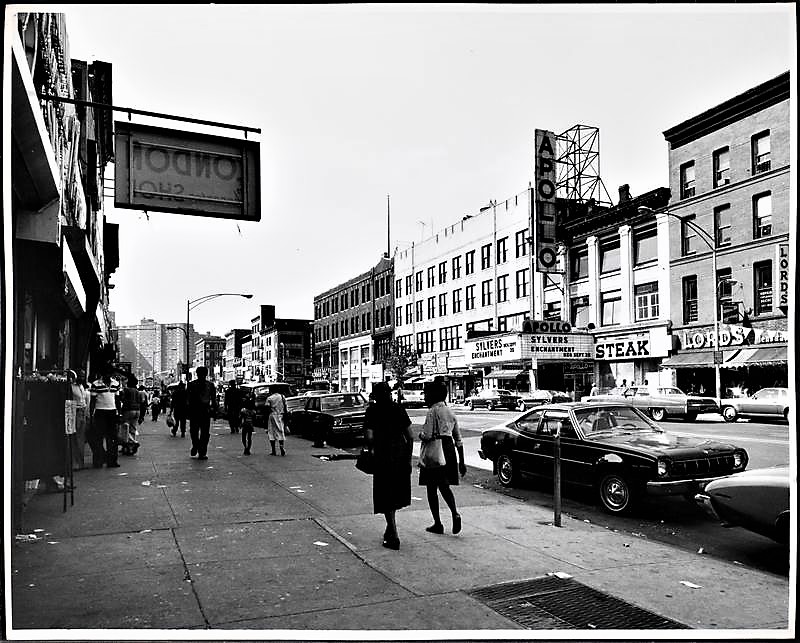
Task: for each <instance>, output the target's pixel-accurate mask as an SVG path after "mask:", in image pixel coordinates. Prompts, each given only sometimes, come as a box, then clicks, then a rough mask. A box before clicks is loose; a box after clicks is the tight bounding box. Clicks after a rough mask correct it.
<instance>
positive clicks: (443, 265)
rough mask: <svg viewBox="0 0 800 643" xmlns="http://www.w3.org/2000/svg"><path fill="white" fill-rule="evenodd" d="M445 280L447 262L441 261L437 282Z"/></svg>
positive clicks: (441, 282)
mask: <svg viewBox="0 0 800 643" xmlns="http://www.w3.org/2000/svg"><path fill="white" fill-rule="evenodd" d="M445 281H447V262H446V261H442V262H441V263H440V264H439V283H440V284H443V283H444V282H445Z"/></svg>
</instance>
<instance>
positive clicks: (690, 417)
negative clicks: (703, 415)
mask: <svg viewBox="0 0 800 643" xmlns="http://www.w3.org/2000/svg"><path fill="white" fill-rule="evenodd" d="M696 419H697V413H687V414H686V421H687V422H694V421H695V420H696Z"/></svg>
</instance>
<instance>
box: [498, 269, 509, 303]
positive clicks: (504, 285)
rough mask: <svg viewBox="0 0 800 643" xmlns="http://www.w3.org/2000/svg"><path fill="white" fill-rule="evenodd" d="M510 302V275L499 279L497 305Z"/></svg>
mask: <svg viewBox="0 0 800 643" xmlns="http://www.w3.org/2000/svg"><path fill="white" fill-rule="evenodd" d="M504 301H508V275H503V276H502V277H498V278H497V303H498V304H501V303H503V302H504Z"/></svg>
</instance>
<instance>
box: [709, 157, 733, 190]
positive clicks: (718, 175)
mask: <svg viewBox="0 0 800 643" xmlns="http://www.w3.org/2000/svg"><path fill="white" fill-rule="evenodd" d="M713 159H714V187H715V188H718V187H721V186H723V185H728V183H730V182H731V154H730V150H729V149H728V148H727V147H723V148H722V149H720V150H717V151H716V152H714V156H713Z"/></svg>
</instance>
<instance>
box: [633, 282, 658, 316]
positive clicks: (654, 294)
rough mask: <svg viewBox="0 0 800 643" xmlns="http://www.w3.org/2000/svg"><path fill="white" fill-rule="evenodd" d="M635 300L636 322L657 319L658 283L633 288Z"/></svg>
mask: <svg viewBox="0 0 800 643" xmlns="http://www.w3.org/2000/svg"><path fill="white" fill-rule="evenodd" d="M633 294H634V298H635V300H636V321H641V320H643V319H657V318H658V282H657V281H652V282H650V283H649V284H641V285H639V286H634V288H633Z"/></svg>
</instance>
